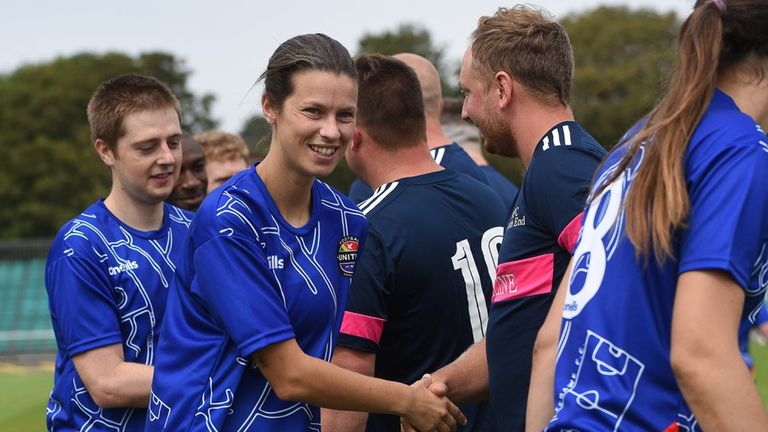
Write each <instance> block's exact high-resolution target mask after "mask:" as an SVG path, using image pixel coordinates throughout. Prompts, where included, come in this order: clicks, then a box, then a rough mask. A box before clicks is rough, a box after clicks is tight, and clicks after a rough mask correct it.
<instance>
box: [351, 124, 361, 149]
mask: <svg viewBox="0 0 768 432" xmlns="http://www.w3.org/2000/svg"><path fill="white" fill-rule="evenodd" d="M362 141H363V133H362V132H361V131H360V128H359V127H357V126H355V132H353V133H352V139H351V140H349V149H350V150H353V151H357V150H359V149H360V143H361V142H362Z"/></svg>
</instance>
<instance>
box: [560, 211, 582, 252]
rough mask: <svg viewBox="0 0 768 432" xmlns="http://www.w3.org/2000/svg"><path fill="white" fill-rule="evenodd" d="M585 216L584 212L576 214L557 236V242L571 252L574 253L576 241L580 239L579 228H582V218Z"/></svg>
mask: <svg viewBox="0 0 768 432" xmlns="http://www.w3.org/2000/svg"><path fill="white" fill-rule="evenodd" d="M583 218H584V212H581V213H579V214H578V215H576V217H575V218H573V219H571V221H570V222H568V225H566V227H565V228H563V232H561V233H560V235H559V236H558V237H557V244H559V245H560V247H561V248H563V249H565V250H567V251H568V253H570V254H573V250H574V249H576V242H577V241H578V240H579V230H580V229H581V220H582V219H583Z"/></svg>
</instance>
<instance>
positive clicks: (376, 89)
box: [355, 54, 427, 149]
mask: <svg viewBox="0 0 768 432" xmlns="http://www.w3.org/2000/svg"><path fill="white" fill-rule="evenodd" d="M355 67H356V68H357V73H358V76H359V78H358V84H359V86H358V97H357V100H358V103H357V122H358V124H359V125H360V126H361V127H363V128H365V130H366V131H367V133H368V134H369V135H370V136H371V138H373V139H374V140H375V141H376V142H377V143H379V145H381V146H382V147H384V148H387V149H395V148H398V147H402V146H407V145H411V144H413V143H414V142H417V141H422V140H425V139H426V136H427V126H426V124H427V123H426V116H425V114H424V100H423V99H422V95H421V85H420V84H419V78H418V77H417V76H416V72H414V71H413V69H411V68H410V67H409V66H408V65H406V64H405V63H403V62H402V61H400V60H397V59H396V58H394V57H390V56H384V55H381V54H364V55H361V56H358V57H357V59H356V60H355Z"/></svg>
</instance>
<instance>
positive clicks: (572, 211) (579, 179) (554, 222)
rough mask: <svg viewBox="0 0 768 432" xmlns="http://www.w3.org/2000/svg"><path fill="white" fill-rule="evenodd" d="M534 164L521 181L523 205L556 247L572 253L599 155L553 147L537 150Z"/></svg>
mask: <svg viewBox="0 0 768 432" xmlns="http://www.w3.org/2000/svg"><path fill="white" fill-rule="evenodd" d="M535 163H536V166H535V169H533V168H532V169H530V170H529V173H528V174H527V177H526V181H525V187H526V189H527V190H526V194H525V197H526V205H527V206H528V208H529V209H530V211H531V213H532V215H533V217H534V218H535V219H536V220H537V221H539V222H540V223H541V224H542V225H543V226H544V227H546V229H547V230H548V231H549V232H550V234H552V235H553V236H554V237H555V238H557V239H558V243H559V244H560V246H561V247H562V248H563V249H565V250H567V251H568V252H572V251H573V246H574V245H575V240H576V238H577V237H578V231H579V229H580V228H581V219H580V218H581V214H582V213H583V211H584V207H585V206H586V200H587V196H588V194H589V188H590V184H591V181H592V177H593V176H594V174H595V171H596V170H597V168H598V166H599V165H600V158H599V157H598V156H597V155H595V154H593V153H590V152H587V151H582V150H579V149H575V148H564V147H555V148H550V149H549V150H545V151H541V153H539V154H538V155H536V159H535Z"/></svg>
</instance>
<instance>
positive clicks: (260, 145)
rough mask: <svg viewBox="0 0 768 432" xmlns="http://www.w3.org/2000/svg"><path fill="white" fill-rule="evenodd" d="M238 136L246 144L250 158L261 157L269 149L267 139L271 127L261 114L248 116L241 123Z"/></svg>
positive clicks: (270, 135)
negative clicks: (249, 151) (241, 126)
mask: <svg viewBox="0 0 768 432" xmlns="http://www.w3.org/2000/svg"><path fill="white" fill-rule="evenodd" d="M240 136H241V137H242V138H243V140H245V143H246V144H248V148H249V149H250V150H251V158H252V159H263V158H264V156H265V155H266V154H267V150H269V140H270V139H271V137H272V127H271V126H270V125H269V123H267V120H266V119H265V118H264V116H262V115H261V114H256V115H254V116H252V117H250V118H249V119H248V120H246V121H245V124H243V128H242V129H241V130H240Z"/></svg>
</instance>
